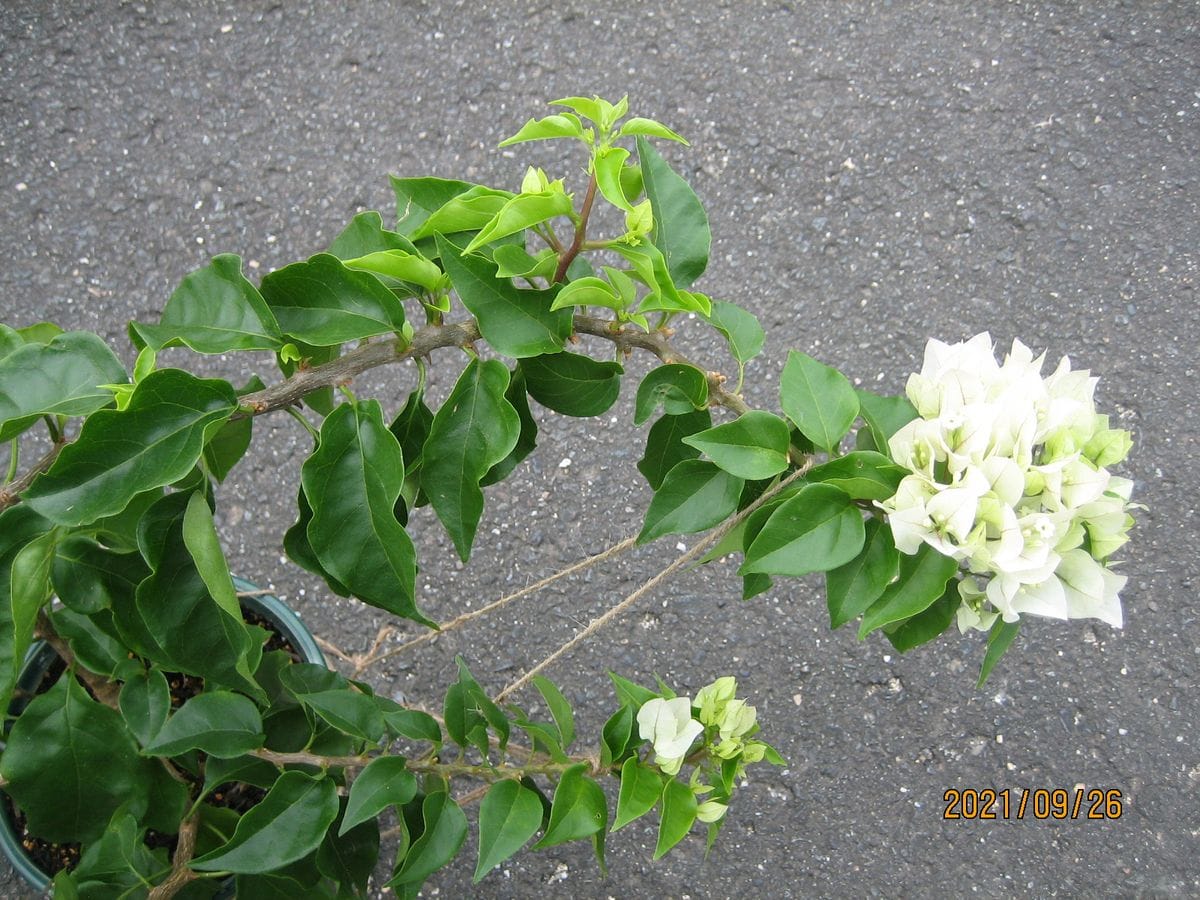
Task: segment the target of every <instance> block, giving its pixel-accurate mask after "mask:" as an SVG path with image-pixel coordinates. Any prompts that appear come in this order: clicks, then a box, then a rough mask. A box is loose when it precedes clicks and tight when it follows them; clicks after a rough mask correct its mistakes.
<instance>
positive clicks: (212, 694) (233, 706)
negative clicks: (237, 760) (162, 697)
mask: <svg viewBox="0 0 1200 900" xmlns="http://www.w3.org/2000/svg"><path fill="white" fill-rule="evenodd" d="M264 739H265V736H264V735H263V723H262V716H260V715H259V713H258V707H256V706H255V705H254V703H253V702H251V701H250V700H247V699H246V698H245V697H243V696H241V695H240V694H233V693H230V692H229V691H211V690H210V691H206V692H205V693H203V694H197V695H196V696H195V697H192V699H190V700H188V701H187V702H186V703H185V704H183V706H181V707H180V708H179V711H178V712H177V713H175V715H173V716H171V718H169V719H168V720H167V722H166V724H165V725H163V727H162V729H161V730H160V731H159V732H158V734H157V735H156V736H155V738H154V740H152V741H151V742H150V743H149V744H148V745H147V746H146V749H145V753H146V755H148V756H149V755H153V756H179V755H180V754H181V753H185V752H187V751H188V750H201V751H203V752H205V753H207V754H208V755H209V756H216V757H220V758H222V759H232V758H234V757H236V756H242V755H244V754H246V753H249V752H251V751H252V750H257V749H258V748H259V747H261V746H262V745H263V741H264Z"/></svg>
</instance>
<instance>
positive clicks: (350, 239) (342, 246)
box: [326, 210, 416, 260]
mask: <svg viewBox="0 0 1200 900" xmlns="http://www.w3.org/2000/svg"><path fill="white" fill-rule="evenodd" d="M380 250H407V251H408V252H409V253H415V252H416V248H415V247H414V246H413V245H412V241H410V240H409V239H408V238H406V237H402V236H401V235H399V234H397V233H396V232H394V231H388V230H387V229H386V228H384V227H383V217H382V216H381V215H379V213H377V212H375V211H374V210H369V211H367V212H361V213H359V214H358V215H357V216H355V217H354V218H353V219H351V220H350V224H349V225H347V226H346V227H345V228H344V229H342V233H341V234H339V235H338V236H337V237H336V238H334V239H333V243H332V244H330V245H329V249H328V250H327V251H326V252H327V253H332V254H333V255H334V256H336V257H337V258H338V259H343V260H345V259H354V258H355V257H357V256H366V255H367V254H368V253H377V252H379V251H380Z"/></svg>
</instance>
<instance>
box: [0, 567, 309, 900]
mask: <svg viewBox="0 0 1200 900" xmlns="http://www.w3.org/2000/svg"><path fill="white" fill-rule="evenodd" d="M233 584H234V587H236V588H237V589H238V590H239V591H257V590H258V587H257V586H255V585H253V584H251V583H250V582H249V581H246V580H245V579H242V578H236V577H235V578H234V579H233ZM241 600H242V607H243V608H244V609H245V610H247V611H248V612H253V613H257V614H258V615H260V616H262V617H263V618H264V619H266V620H267V621H268V622H270V623H271V625H272V626H273V627H274V628H275V630H276V631H278V632H279V633H280V634H281V635H283V637H285V638H287V640H288V643H290V644H291V645H292V646H293V647H295V648H296V652H297V653H299V654H300V657H301V658H302V659H303V660H304V661H305V662H310V663H316V664H317V665H321V666H324V665H326V662H325V654H323V653H322V652H321V648H320V647H318V646H317V642H316V640H314V639H313V636H312V632H310V631H309V630H308V628H306V627H305V625H304V623H303V622H301V621H300V617H299V616H297V615H296V614H295V613H294V612H293V611H292V610H291V608H290V607H289V606H288V605H287V604H286V603H284V602H283V601H282V600H280V599H279V598H278V597H276V596H275V595H274V594H261V595H258V596H252V597H243V598H241ZM57 658H58V654H56V653H55V652H54V648H52V647H51V646H50V645H49V644H46V643H45V642H44V641H37V642H35V643H34V644H33V646H31V647H30V648H29V652H28V653H26V654H25V665H24V666H23V667H22V668H21V676H20V677H19V678H18V679H17V690H18V691H20V692H22V693H23V694H24V696H22V697H21V698H20V699H17V700H14V701H13V702H12V703H11V704H10V706H9V710H8V711H9V715H11V716H14V717H15V716H19V715H20V714H21V713H22V712H24V710H25V707H26V706H27V705H28V704H29V695H30V694H31V693H32V692H33V690H34V689H36V687H37V685H38V683H39V682H40V681H41V680H42V675H43V674H44V673H45V671H46V670H47V669H48V668H49V667H50V665H51V664H52V663H53V662H54V660H55V659H57ZM0 848H2V849H3V850H4V855H5V857H7V858H8V861H9V863H11V864H12V867H13V869H14V870H15V871H16V872H17V874H18V875H20V876H21V877H22V878H24V879H25V880H26V881H27V882H28V883H29V884H30V885H31V886H32V887H33V888H34V890H37V891H43V892H44V891H48V890H49V889H50V876H49V875H47V874H46V873H45V872H43V871H42V870H41V869H39V868H38V867H37V866H36V865H35V864H34V862H33V860H31V859H30V858H29V857H28V856H27V855H26V854H25V848H24V846H22V844H21V840H20V838H19V837H18V836H17V833H16V831H15V830H14V828H13V823H12V820H11V819H10V818H9V815H8V803H7V798H4V802H0ZM218 896H219V897H224V896H228V897H232V896H233V892H232V884H230V885H229V886H228V887H227V888H226V889H224V890H222V891H221V893H220V894H219V895H218Z"/></svg>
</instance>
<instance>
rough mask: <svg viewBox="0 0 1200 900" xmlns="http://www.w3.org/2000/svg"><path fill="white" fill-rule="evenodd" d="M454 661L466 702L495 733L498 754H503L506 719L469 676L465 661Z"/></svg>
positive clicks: (507, 728) (477, 683)
mask: <svg viewBox="0 0 1200 900" xmlns="http://www.w3.org/2000/svg"><path fill="white" fill-rule="evenodd" d="M454 661H455V662H456V663H457V664H458V683H459V684H460V685H462V687H463V691H464V694H465V697H466V699H467V702H468V703H469V704H470V705H471V707H472V708H474V709H475V710H477V711H478V712H479V714H480V715H481V716H483V718H484V719H485V720H486V721H487V723H488V726H489V727H490V728H491V729H492V731H494V732H495V734H496V741H497V743H498V744H499V747H500V752H501V753H503V752H504V748H505V747H507V746H508V734H509V723H508V717H507V716H506V715H505V714H504V711H503V710H501V709H500V707H499V706H497V705H496V704H495V703H494V702H493V701H492V699H491V698H490V697H489V696H488V695H487V692H486V691H484V689H483V688H482V687H480V685H479V682H478V681H476V680H475V678H474V676H473V675H471V671H470V669H468V668H467V663H466V660H464V659H463V658H462V657H461V656H456V657H455V658H454ZM484 755H485V756H486V755H487V753H486V752H484Z"/></svg>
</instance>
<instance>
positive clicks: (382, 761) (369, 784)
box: [338, 756, 417, 834]
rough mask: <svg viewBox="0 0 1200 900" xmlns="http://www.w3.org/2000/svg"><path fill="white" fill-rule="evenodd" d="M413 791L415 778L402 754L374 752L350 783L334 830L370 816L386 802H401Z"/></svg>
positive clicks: (341, 831) (344, 831) (355, 823)
mask: <svg viewBox="0 0 1200 900" xmlns="http://www.w3.org/2000/svg"><path fill="white" fill-rule="evenodd" d="M416 795H417V779H416V778H415V777H414V776H413V773H412V772H410V771H409V770H408V768H407V765H406V763H405V760H404V757H403V756H378V757H376V758H375V759H373V760H371V762H370V763H368V764H367V767H366V768H364V769H363V770H362V771H361V772H359V774H358V777H357V778H355V779H354V781H353V783H351V785H350V795H349V797H348V798H347V800H346V812H345V815H343V816H342V827H341V829H340V830H339V831H338V833H339V834H345V833H346V832H347V831H349V830H350V829H351V828H354V827H355V826H356V825H358V824H360V823H361V822H366V821H367V820H368V819H374V818H375V817H376V816H378V815H379V814H380V813H381V812H383V811H384V810H385V809H387V808H388V807H389V806H396V807H400V806H403V805H404V804H405V803H407V802H408V801H409V800H411V799H412V798H413V797H415V796H416Z"/></svg>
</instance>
